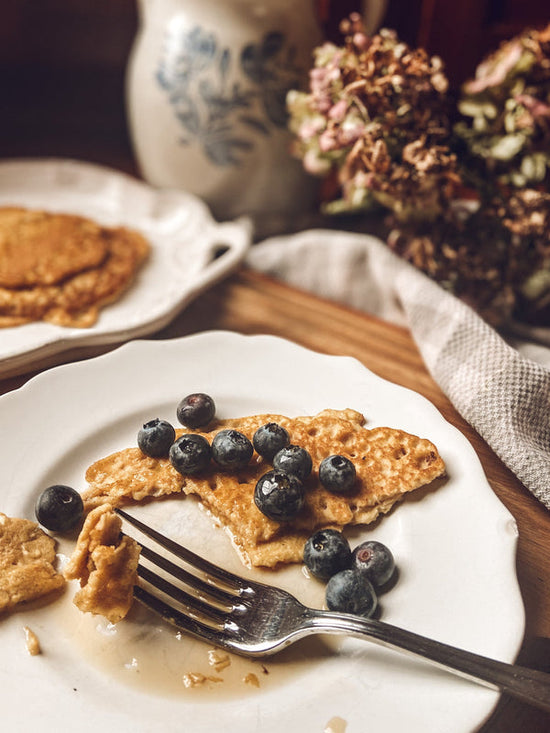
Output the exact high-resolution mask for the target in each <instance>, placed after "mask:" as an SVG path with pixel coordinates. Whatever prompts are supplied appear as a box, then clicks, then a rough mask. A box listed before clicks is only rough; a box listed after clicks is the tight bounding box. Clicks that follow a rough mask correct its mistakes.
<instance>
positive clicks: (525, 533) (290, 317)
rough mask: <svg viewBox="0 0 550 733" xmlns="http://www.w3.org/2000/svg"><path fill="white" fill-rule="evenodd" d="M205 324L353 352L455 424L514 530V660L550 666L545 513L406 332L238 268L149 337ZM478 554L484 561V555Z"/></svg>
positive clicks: (493, 728)
mask: <svg viewBox="0 0 550 733" xmlns="http://www.w3.org/2000/svg"><path fill="white" fill-rule="evenodd" d="M212 329H223V330H232V331H238V332H240V333H245V334H261V333H268V334H273V335H276V336H281V337H284V338H287V339H290V340H292V341H295V342H296V343H298V344H301V345H303V346H306V347H308V348H311V349H313V350H315V351H319V352H323V353H327V354H342V355H346V356H352V357H355V358H356V359H358V360H359V361H360V362H361V363H363V364H364V365H365V366H366V367H367V368H369V369H370V370H372V371H373V372H375V373H376V374H378V375H380V376H381V377H384V378H385V379H389V380H391V381H393V382H396V383H397V384H400V385H402V386H404V387H408V388H410V389H413V390H415V391H416V392H419V393H420V394H422V395H423V396H424V397H426V398H427V399H429V400H430V401H431V402H432V403H433V404H434V405H435V406H436V407H437V408H438V409H439V410H440V412H441V413H442V414H443V416H444V417H445V418H446V419H447V420H448V421H449V422H451V423H452V424H453V425H455V426H456V427H457V428H458V429H459V430H461V432H462V433H463V434H464V435H465V436H466V437H467V438H468V439H469V440H470V442H471V443H472V445H473V447H474V448H475V450H476V452H477V454H478V456H479V458H480V460H481V463H482V465H483V467H484V470H485V473H486V475H487V478H488V480H489V483H490V485H491V486H492V488H493V490H494V491H495V493H496V494H497V496H498V497H499V498H500V499H501V501H502V502H503V503H504V504H505V505H506V506H507V507H508V509H509V510H510V512H511V513H512V514H513V516H514V517H515V519H516V522H517V525H518V529H519V543H518V554H517V572H518V579H519V583H520V587H521V592H522V595H523V599H524V603H525V609H526V633H525V639H524V644H523V647H522V650H521V653H520V657H519V660H518V661H520V662H521V663H523V664H526V665H528V666H534V667H538V668H541V669H547V670H548V671H550V656H549V651H550V641H549V639H550V594H549V592H548V579H549V577H550V515H549V513H548V512H547V510H546V509H545V508H544V507H543V506H542V505H541V504H540V503H539V502H538V501H537V500H536V499H535V498H534V497H533V496H532V495H531V494H530V493H529V492H528V491H527V490H526V489H525V488H524V487H523V486H522V484H521V483H520V482H519V481H518V480H517V479H516V478H515V476H514V475H513V474H512V473H511V472H510V471H509V470H508V469H507V468H506V466H505V465H504V464H503V463H502V461H501V460H500V459H499V458H498V457H497V456H496V455H495V453H494V452H493V451H492V450H491V449H490V448H489V446H488V445H487V444H486V443H485V442H484V441H483V440H482V439H481V438H480V437H479V436H478V434H477V433H476V432H475V431H474V430H473V429H472V428H471V427H470V426H469V425H468V424H467V423H466V422H465V421H464V420H463V419H462V418H461V416H460V415H459V414H458V413H457V412H456V410H455V409H454V407H453V406H452V404H451V403H450V402H449V400H448V399H447V397H446V396H445V395H444V394H443V392H442V391H441V389H440V388H439V387H438V385H437V384H436V383H435V382H434V380H433V379H432V378H431V376H430V374H429V373H428V372H427V370H426V367H425V365H424V362H423V361H422V358H421V356H420V354H419V351H418V349H417V347H416V345H415V343H414V341H413V339H412V337H411V335H410V333H409V331H408V330H407V329H405V328H401V327H398V326H395V325H393V324H389V323H387V322H385V321H381V320H379V319H377V318H374V317H372V316H369V315H365V314H363V313H360V312H357V311H354V310H352V309H350V308H346V307H342V306H341V305H338V304H335V303H332V302H329V301H326V300H323V299H320V298H317V297H314V296H312V295H310V294H307V293H305V292H303V291H300V290H298V289H295V288H292V287H289V286H287V285H285V284H283V283H280V282H278V281H276V280H273V279H271V278H268V277H265V276H263V275H259V274H257V273H254V272H250V271H247V270H245V269H243V270H241V271H239V272H238V273H237V274H235V275H233V276H232V277H230V278H228V279H227V280H225V281H224V282H223V283H221V284H219V285H217V286H216V287H214V288H212V289H211V290H209V291H208V292H206V293H205V294H203V295H201V296H200V297H199V298H198V299H196V300H195V301H194V302H193V303H191V305H190V306H189V307H188V308H187V309H186V310H185V311H184V312H183V313H182V314H181V315H180V316H179V317H177V318H176V319H175V320H174V321H173V322H172V324H171V325H170V326H169V327H167V328H166V329H164V330H163V331H161V332H159V333H158V334H155V335H154V336H152V337H151V338H156V339H166V338H175V337H178V336H183V335H187V334H191V333H195V332H199V331H204V330H212ZM29 376H32V373H31V374H30V375H24V376H20V377H14V378H11V379H7V380H4V381H0V393H3V392H6V391H9V390H11V389H15V388H17V387H19V386H21V385H22V384H24V383H25V381H26V380H27V379H28V378H29ZM466 555H467V547H465V556H466ZM470 561H471V560H470V559H468V562H470ZM477 561H478V562H483V558H478V559H477ZM480 730H481V732H482V733H518V732H520V731H521V733H539V732H540V733H547V732H548V731H550V715H549V714H546V713H542V712H541V711H538V710H535V709H533V708H530V707H528V706H526V705H523V704H521V703H518V702H516V701H513V700H509V699H507V698H502V700H501V702H500V703H499V705H498V706H497V708H496V710H495V712H494V714H493V715H492V716H491V718H490V720H489V721H487V722H486V723H485V724H484V725H483V727H482V728H481V729H480ZM380 733H384V732H383V731H380ZM442 733H444V731H442Z"/></svg>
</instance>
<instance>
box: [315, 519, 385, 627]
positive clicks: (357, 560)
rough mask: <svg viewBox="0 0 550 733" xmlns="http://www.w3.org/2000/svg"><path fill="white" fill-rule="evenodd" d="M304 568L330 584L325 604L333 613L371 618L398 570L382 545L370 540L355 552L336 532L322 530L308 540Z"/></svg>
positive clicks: (340, 534)
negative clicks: (339, 612)
mask: <svg viewBox="0 0 550 733" xmlns="http://www.w3.org/2000/svg"><path fill="white" fill-rule="evenodd" d="M304 564H305V566H306V567H307V568H308V570H309V571H310V573H311V574H312V575H314V576H315V577H316V578H319V579H320V580H326V581H328V582H327V586H326V590H325V600H326V604H327V608H328V609H329V610H330V611H343V612H345V613H355V614H358V615H359V616H367V617H370V616H372V614H373V613H374V611H375V610H376V607H377V605H378V593H380V592H381V591H383V590H384V589H386V588H387V587H388V586H389V585H390V583H391V581H392V579H393V578H394V575H395V567H396V566H395V560H394V557H393V554H392V552H391V550H390V549H389V548H388V547H386V545H384V544H382V542H377V541H376V540H368V541H366V542H362V543H361V544H360V545H358V546H357V547H356V548H355V549H354V550H353V552H352V550H351V547H350V545H349V542H348V540H347V539H346V538H345V537H344V535H343V534H342V533H341V532H339V531H338V530H336V529H320V530H318V531H317V532H315V534H313V535H312V536H311V537H310V538H309V539H308V540H307V542H306V544H305V547H304Z"/></svg>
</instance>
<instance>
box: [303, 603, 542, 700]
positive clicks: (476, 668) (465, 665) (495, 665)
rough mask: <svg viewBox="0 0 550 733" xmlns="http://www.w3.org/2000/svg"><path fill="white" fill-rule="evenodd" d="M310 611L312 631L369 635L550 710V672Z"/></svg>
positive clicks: (367, 621) (396, 629) (384, 625)
mask: <svg viewBox="0 0 550 733" xmlns="http://www.w3.org/2000/svg"><path fill="white" fill-rule="evenodd" d="M308 611H309V613H308V614H306V618H305V619H304V621H305V623H304V627H305V628H307V629H310V630H311V633H327V632H328V633H341V634H347V635H351V636H354V637H357V638H363V639H364V638H365V637H367V638H369V639H370V640H372V641H375V642H377V643H379V644H381V645H382V646H386V647H390V648H393V649H398V650H400V651H406V652H409V653H411V654H414V655H416V656H419V657H422V658H424V659H429V660H431V661H432V662H434V663H435V664H436V665H438V666H440V667H443V668H445V669H446V670H448V671H450V672H454V673H455V674H458V675H460V676H462V677H466V678H468V679H472V680H475V681H476V682H479V683H482V684H484V685H485V686H486V687H491V688H493V689H499V690H501V691H502V692H506V693H507V694H508V695H511V696H512V697H515V698H517V699H519V700H523V701H524V702H527V703H530V704H531V705H535V706H536V707H538V708H542V709H543V710H547V711H548V712H550V674H547V673H545V672H539V671H538V670H534V669H528V668H526V667H520V666H518V665H514V664H507V663H505V662H499V661H496V660H494V659H489V658H488V657H484V656H481V655H480V654H474V653H472V652H468V651H464V650H462V649H458V648H456V647H453V646H450V645H449V644H443V643H441V642H439V641H434V640H433V639H428V638H427V637H425V636H421V635H420V634H415V633H414V632H412V631H406V630H405V629H401V628H399V627H397V626H393V625H391V624H388V623H385V622H383V621H377V620H375V619H366V618H365V619H363V618H358V617H356V616H352V615H351V614H345V613H334V612H331V611H316V610H315V611H313V610H311V609H308Z"/></svg>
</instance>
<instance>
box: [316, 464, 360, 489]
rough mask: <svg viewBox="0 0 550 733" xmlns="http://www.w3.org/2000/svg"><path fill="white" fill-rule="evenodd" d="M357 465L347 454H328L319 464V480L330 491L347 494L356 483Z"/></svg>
mask: <svg viewBox="0 0 550 733" xmlns="http://www.w3.org/2000/svg"><path fill="white" fill-rule="evenodd" d="M355 478H356V473H355V466H354V465H353V463H352V462H351V461H350V459H349V458H346V457H345V456H328V457H327V458H324V459H323V460H322V461H321V464H320V465H319V481H320V482H321V485H322V486H324V487H325V489H327V490H328V491H332V492H335V493H337V494H340V493H341V494H346V493H348V492H349V491H351V489H352V488H353V486H354V484H355Z"/></svg>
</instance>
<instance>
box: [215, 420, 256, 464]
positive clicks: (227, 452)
mask: <svg viewBox="0 0 550 733" xmlns="http://www.w3.org/2000/svg"><path fill="white" fill-rule="evenodd" d="M253 453H254V448H253V447H252V443H251V442H250V441H249V440H248V438H247V437H246V435H243V434H242V433H240V432H239V431H238V430H233V429H232V428H228V429H227V430H220V432H219V433H216V436H215V437H214V440H213V441H212V458H213V459H214V461H215V462H216V463H217V464H218V466H220V467H221V468H226V469H232V470H235V469H239V468H244V466H246V465H247V464H248V462H249V461H250V459H251V458H252V454H253Z"/></svg>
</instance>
